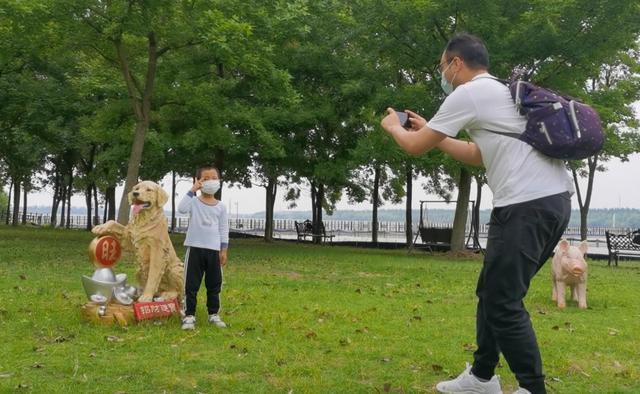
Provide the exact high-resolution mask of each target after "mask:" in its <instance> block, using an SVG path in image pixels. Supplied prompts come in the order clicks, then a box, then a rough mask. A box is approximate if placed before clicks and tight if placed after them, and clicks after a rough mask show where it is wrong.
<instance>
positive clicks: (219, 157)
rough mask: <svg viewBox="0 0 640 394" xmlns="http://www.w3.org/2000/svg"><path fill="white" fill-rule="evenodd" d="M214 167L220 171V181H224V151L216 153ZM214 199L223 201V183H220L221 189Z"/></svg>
mask: <svg viewBox="0 0 640 394" xmlns="http://www.w3.org/2000/svg"><path fill="white" fill-rule="evenodd" d="M213 165H214V166H215V167H216V168H217V169H218V173H219V174H220V179H224V178H223V168H224V151H223V150H220V149H218V150H217V151H216V157H215V160H214V161H213ZM214 197H215V198H216V199H217V200H219V201H222V182H220V189H218V191H217V192H216V194H214Z"/></svg>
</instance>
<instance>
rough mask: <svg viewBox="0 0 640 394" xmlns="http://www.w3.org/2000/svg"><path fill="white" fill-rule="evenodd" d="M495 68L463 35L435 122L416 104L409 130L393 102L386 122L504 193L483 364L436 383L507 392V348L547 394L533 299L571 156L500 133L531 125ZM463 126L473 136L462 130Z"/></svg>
mask: <svg viewBox="0 0 640 394" xmlns="http://www.w3.org/2000/svg"><path fill="white" fill-rule="evenodd" d="M488 68H489V54H488V52H487V49H486V47H485V45H484V43H483V42H482V40H480V39H479V38H477V37H475V36H472V35H469V34H459V35H456V36H455V37H453V38H452V39H451V40H450V41H449V43H448V44H447V46H446V48H445V51H444V53H443V54H442V57H441V60H440V74H441V78H442V80H441V86H442V88H443V90H444V91H445V93H447V95H448V96H447V98H446V99H445V101H444V102H443V103H442V105H441V106H440V109H439V110H438V112H437V113H436V115H435V116H434V117H433V118H432V119H431V120H430V121H428V122H427V121H426V120H425V119H424V118H422V117H420V116H419V115H418V114H416V113H414V112H411V111H407V113H408V114H409V120H410V122H411V129H410V130H406V129H404V128H403V127H402V126H401V125H400V122H399V119H398V116H397V115H396V113H395V111H394V110H393V109H391V108H389V109H388V112H389V113H388V115H387V116H386V117H385V118H384V119H383V120H382V123H381V124H382V127H383V128H384V129H385V130H386V131H387V132H388V133H389V134H390V135H391V136H392V137H393V139H394V140H395V141H396V143H398V145H399V146H400V147H401V148H402V149H404V150H405V151H406V152H408V153H410V154H412V155H420V154H422V153H425V152H427V151H429V150H431V149H433V148H436V147H437V148H439V149H441V150H442V151H444V152H446V153H447V154H449V155H451V156H452V157H453V158H454V159H456V160H458V161H461V162H463V163H466V164H471V165H477V166H484V167H485V168H486V174H487V184H488V185H489V187H490V188H491V190H492V192H493V196H494V198H493V205H494V208H493V211H492V213H491V220H490V223H489V224H490V226H489V235H488V239H487V251H486V255H485V258H484V262H483V267H482V270H481V272H480V277H479V279H478V285H477V289H476V294H477V296H478V307H477V316H476V320H477V322H476V341H477V345H478V350H477V351H476V352H475V353H474V362H473V366H469V365H467V368H466V369H465V371H464V372H463V373H462V374H460V376H458V377H457V378H456V379H453V380H450V381H445V382H440V383H438V385H437V386H436V388H437V389H438V391H440V392H444V393H463V392H473V393H501V392H502V391H501V388H500V382H499V381H498V377H497V376H495V375H494V370H495V368H496V365H497V363H498V357H499V354H500V352H502V354H503V356H504V358H505V359H506V361H507V363H508V364H509V367H510V369H511V371H513V373H514V374H515V376H516V378H517V379H518V382H519V385H520V388H519V389H518V391H517V392H518V393H528V392H531V393H545V392H546V391H545V385H544V374H543V372H542V360H541V356H540V351H539V349H538V344H537V340H536V336H535V333H534V331H533V327H532V325H531V321H530V319H529V314H528V312H527V311H526V309H525V307H524V303H523V299H524V297H525V296H526V294H527V290H528V289H529V283H530V281H531V279H532V278H533V276H534V275H535V274H536V273H537V272H538V270H539V269H540V268H541V267H542V265H543V264H544V263H545V262H546V260H547V259H548V258H549V257H550V256H551V254H552V252H553V248H554V247H555V245H556V244H557V243H558V241H559V240H560V238H561V237H562V234H563V232H564V230H565V228H566V226H567V224H568V221H569V216H570V214H571V194H572V193H573V185H572V183H571V178H570V177H569V174H568V172H567V171H566V169H565V166H564V163H563V162H562V161H560V160H556V159H552V158H549V157H547V156H544V155H543V154H541V153H540V152H538V151H537V150H535V149H534V148H532V147H531V146H529V145H527V144H525V143H524V142H521V141H520V140H518V139H516V138H512V137H507V136H503V135H500V134H497V133H495V132H494V131H497V132H507V133H522V132H523V131H524V129H525V124H526V119H525V118H524V117H523V116H521V115H520V114H519V113H518V111H517V110H516V107H515V104H514V102H513V100H512V98H511V94H510V92H509V89H508V88H507V87H506V86H505V85H504V84H502V83H500V82H499V81H496V80H495V79H494V78H493V77H492V76H491V75H490V74H489V73H488V72H487V70H488ZM463 129H464V130H467V132H468V133H469V135H470V136H471V139H472V140H473V142H466V141H460V140H456V139H454V138H453V137H455V136H456V135H457V134H458V132H459V131H460V130H463Z"/></svg>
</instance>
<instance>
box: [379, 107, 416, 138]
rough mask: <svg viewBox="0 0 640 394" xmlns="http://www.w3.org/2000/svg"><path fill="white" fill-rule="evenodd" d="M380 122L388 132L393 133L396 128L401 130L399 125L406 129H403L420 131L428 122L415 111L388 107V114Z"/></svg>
mask: <svg viewBox="0 0 640 394" xmlns="http://www.w3.org/2000/svg"><path fill="white" fill-rule="evenodd" d="M380 124H381V125H382V128H383V129H385V130H386V131H387V132H388V133H392V132H393V130H394V129H396V130H397V131H398V132H400V129H399V128H398V126H400V127H402V128H403V129H404V130H402V131H418V130H420V129H421V128H423V127H424V125H425V124H427V120H426V119H425V118H423V117H422V116H420V115H418V114H417V113H415V112H413V111H409V110H406V111H396V110H394V109H393V108H388V109H387V116H385V117H384V119H382V122H381V123H380Z"/></svg>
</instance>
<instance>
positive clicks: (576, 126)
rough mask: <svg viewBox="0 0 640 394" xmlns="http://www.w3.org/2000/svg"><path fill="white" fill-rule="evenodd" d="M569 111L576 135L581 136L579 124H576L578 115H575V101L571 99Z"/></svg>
mask: <svg viewBox="0 0 640 394" xmlns="http://www.w3.org/2000/svg"><path fill="white" fill-rule="evenodd" d="M569 109H570V111H569V113H570V114H571V120H572V121H573V127H574V128H575V129H576V137H578V138H580V137H581V133H580V125H579V124H578V116H577V115H576V107H575V101H573V100H571V101H569Z"/></svg>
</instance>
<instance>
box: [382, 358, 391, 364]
mask: <svg viewBox="0 0 640 394" xmlns="http://www.w3.org/2000/svg"><path fill="white" fill-rule="evenodd" d="M380 361H382V362H383V363H388V362H391V357H384V358H382V359H381V360H380Z"/></svg>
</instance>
